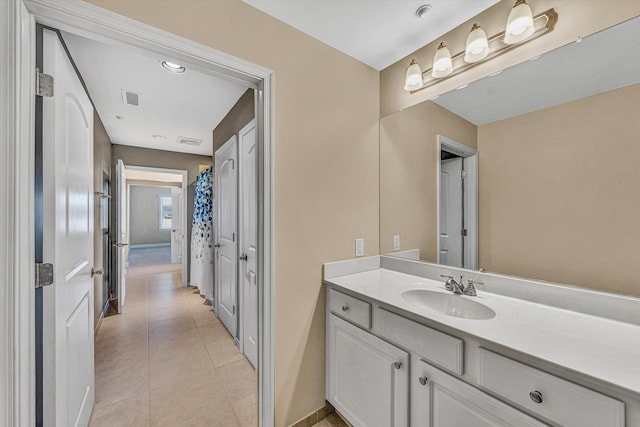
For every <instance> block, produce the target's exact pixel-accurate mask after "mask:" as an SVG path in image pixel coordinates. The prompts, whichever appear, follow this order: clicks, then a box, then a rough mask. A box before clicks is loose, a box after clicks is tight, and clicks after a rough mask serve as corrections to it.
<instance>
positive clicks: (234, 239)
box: [231, 233, 236, 242]
mask: <svg viewBox="0 0 640 427" xmlns="http://www.w3.org/2000/svg"><path fill="white" fill-rule="evenodd" d="M231 241H232V242H235V241H236V233H231Z"/></svg>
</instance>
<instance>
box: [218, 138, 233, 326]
mask: <svg viewBox="0 0 640 427" xmlns="http://www.w3.org/2000/svg"><path fill="white" fill-rule="evenodd" d="M215 157H216V169H215V183H216V188H215V191H216V212H215V216H216V239H217V243H216V249H217V250H216V287H217V294H216V301H217V306H218V307H217V314H218V317H219V318H220V320H221V321H222V323H223V324H224V325H225V326H226V327H227V329H228V330H229V332H230V333H231V335H233V336H234V337H236V336H237V335H236V333H237V325H238V320H237V316H236V305H237V303H238V301H237V298H238V247H237V245H238V242H237V240H236V236H237V235H238V143H237V138H236V136H235V135H234V136H233V137H232V138H231V139H230V140H229V141H227V142H226V143H225V144H224V145H223V146H222V147H220V148H219V149H218V151H216V154H215Z"/></svg>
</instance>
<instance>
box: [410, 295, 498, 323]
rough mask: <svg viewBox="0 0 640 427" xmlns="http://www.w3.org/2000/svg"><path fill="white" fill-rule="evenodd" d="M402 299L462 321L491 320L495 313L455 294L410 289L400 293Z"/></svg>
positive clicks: (484, 306) (482, 305)
mask: <svg viewBox="0 0 640 427" xmlns="http://www.w3.org/2000/svg"><path fill="white" fill-rule="evenodd" d="M402 298H403V299H404V300H405V301H406V302H408V303H409V304H413V305H415V306H418V307H422V308H428V309H431V310H435V311H439V312H440V313H443V314H446V315H447V316H453V317H460V318H463V319H475V320H487V319H493V318H494V317H495V316H496V312H495V311H493V310H492V309H490V308H489V307H487V306H486V305H484V304H481V303H479V302H476V301H473V300H471V299H469V298H473V297H463V296H461V295H455V294H445V293H442V292H434V291H429V290H426V289H412V290H410V291H405V292H403V293H402Z"/></svg>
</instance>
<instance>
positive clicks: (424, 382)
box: [418, 377, 429, 385]
mask: <svg viewBox="0 0 640 427" xmlns="http://www.w3.org/2000/svg"><path fill="white" fill-rule="evenodd" d="M418 381H420V384H422V385H427V381H429V378H427V377H420V378H418Z"/></svg>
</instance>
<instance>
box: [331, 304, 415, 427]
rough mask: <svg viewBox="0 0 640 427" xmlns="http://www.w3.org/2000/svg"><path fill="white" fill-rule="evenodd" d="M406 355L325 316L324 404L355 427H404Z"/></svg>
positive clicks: (407, 361) (354, 328)
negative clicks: (330, 405)
mask: <svg viewBox="0 0 640 427" xmlns="http://www.w3.org/2000/svg"><path fill="white" fill-rule="evenodd" d="M408 364H409V355H408V354H407V353H406V352H405V351H403V350H400V349H399V348H397V347H394V346H393V345H391V344H389V343H387V342H385V341H383V340H381V339H380V338H377V337H375V336H373V335H371V334H369V333H368V332H365V331H363V330H362V329H359V328H357V327H356V326H353V325H351V324H350V323H348V322H346V321H344V320H342V319H340V318H338V317H336V316H334V315H331V314H330V315H329V319H328V331H327V400H328V401H329V402H331V404H333V406H335V408H336V409H337V410H338V411H339V412H340V413H341V414H342V415H344V416H345V417H346V418H347V420H348V421H349V422H351V423H352V424H353V425H354V427H360V426H362V427H390V426H407V425H408V411H409V409H408V408H409V402H408V399H407V397H408Z"/></svg>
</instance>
